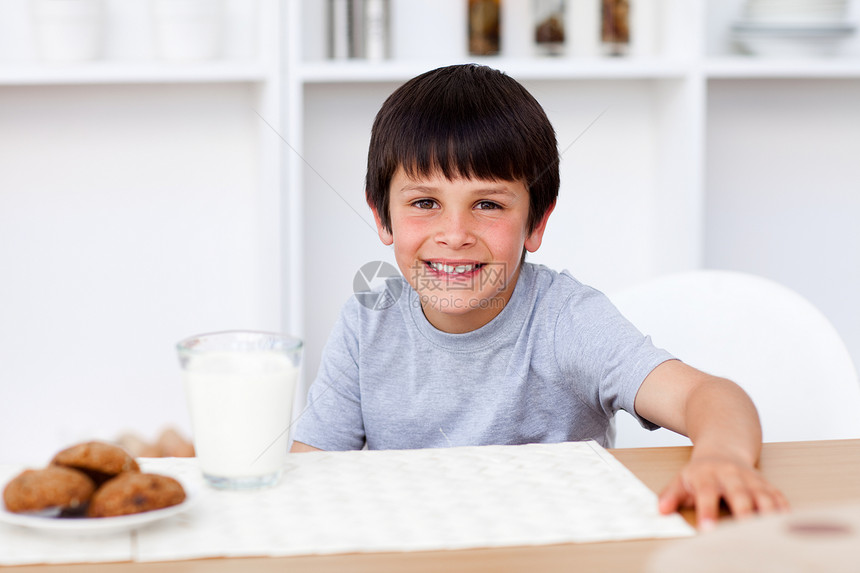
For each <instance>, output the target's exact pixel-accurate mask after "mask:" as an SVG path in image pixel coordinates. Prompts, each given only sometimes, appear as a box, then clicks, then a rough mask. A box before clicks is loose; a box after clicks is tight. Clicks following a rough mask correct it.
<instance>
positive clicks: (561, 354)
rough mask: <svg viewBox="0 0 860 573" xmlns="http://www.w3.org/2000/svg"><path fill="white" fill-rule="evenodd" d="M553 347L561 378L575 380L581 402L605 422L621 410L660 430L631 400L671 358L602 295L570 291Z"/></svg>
mask: <svg viewBox="0 0 860 573" xmlns="http://www.w3.org/2000/svg"><path fill="white" fill-rule="evenodd" d="M562 277H564V278H567V279H568V280H574V281H575V279H573V278H572V277H569V276H565V275H562ZM554 348H555V356H556V360H557V362H558V366H559V369H560V370H561V376H562V377H563V378H564V379H565V380H571V381H575V382H574V383H572V387H573V389H574V392H576V393H578V396H579V397H580V399H581V400H582V401H583V402H584V403H586V404H589V405H590V407H592V408H599V409H600V410H602V412H601V413H602V414H603V415H605V416H606V417H612V416H614V415H615V412H617V411H618V410H625V411H626V412H628V413H630V414H631V415H633V416H634V417H635V418H636V419H637V420H638V421H639V423H640V424H641V425H642V426H643V427H645V428H648V429H650V430H654V429H656V428H658V427H659V426H657V425H655V424H652V423H651V422H649V421H648V420H646V419H644V418H642V417H640V416H638V415H636V411H635V408H634V401H635V399H636V393H637V392H638V391H639V387H640V386H641V385H642V382H643V381H644V380H645V377H646V376H648V374H650V373H651V371H652V370H654V368H656V367H657V366H658V365H660V364H661V363H663V362H665V361H666V360H671V359H672V358H673V356H672V355H671V354H669V353H668V352H666V351H665V350H662V349H660V348H657V347H655V346H654V345H653V344H652V343H651V339H650V337H648V336H645V335H643V334H642V333H641V332H639V330H637V329H636V327H635V326H633V325H632V324H631V323H630V321H628V320H627V319H626V318H624V316H623V315H622V314H621V313H620V311H619V310H618V309H617V308H615V306H614V305H613V304H612V303H611V302H610V301H609V299H608V298H607V297H606V296H605V295H604V294H603V293H601V292H599V291H597V290H595V289H592V288H590V287H586V286H583V285H579V288H577V289H575V290H574V291H573V292H572V294H571V295H570V296H569V297H568V299H567V302H566V303H565V304H564V305H563V306H562V308H561V311H560V313H559V315H558V321H557V323H556V328H555V341H554Z"/></svg>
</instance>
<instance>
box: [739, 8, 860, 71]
mask: <svg viewBox="0 0 860 573" xmlns="http://www.w3.org/2000/svg"><path fill="white" fill-rule="evenodd" d="M848 4H849V0H747V2H746V4H745V5H744V8H743V16H742V18H741V19H739V20H737V21H736V22H735V23H734V24H733V25H732V39H733V40H734V41H735V43H736V44H737V45H738V46H739V47H740V48H741V50H743V51H745V52H747V53H750V54H755V55H762V56H780V57H807V56H831V55H835V54H836V53H838V51H839V48H840V47H841V45H842V42H843V41H844V40H845V39H846V38H849V37H850V36H851V35H852V34H854V32H855V29H856V26H855V25H854V24H852V23H850V22H847V21H846V20H845V16H846V14H847V13H848Z"/></svg>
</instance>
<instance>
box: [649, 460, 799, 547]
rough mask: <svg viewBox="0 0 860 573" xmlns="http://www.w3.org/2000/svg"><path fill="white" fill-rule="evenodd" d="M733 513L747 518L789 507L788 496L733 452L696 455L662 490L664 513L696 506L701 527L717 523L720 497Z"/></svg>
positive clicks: (661, 500)
mask: <svg viewBox="0 0 860 573" xmlns="http://www.w3.org/2000/svg"><path fill="white" fill-rule="evenodd" d="M721 499H722V500H725V502H726V505H728V507H729V509H730V510H731V512H732V514H733V515H734V516H735V517H738V518H744V517H748V516H750V515H752V514H753V513H755V512H761V513H768V512H773V511H786V510H787V509H788V508H789V505H788V500H786V498H785V496H784V495H783V494H782V492H780V491H779V490H778V489H776V488H775V487H774V486H773V485H771V484H770V483H769V482H768V481H767V480H766V479H764V476H762V475H761V473H760V472H759V471H758V470H757V469H756V468H755V467H753V466H751V465H749V464H748V463H746V462H744V461H741V460H736V459H733V458H731V457H729V456H721V455H703V456H696V454H695V453H694V454H693V458H692V459H691V460H690V462H689V463H688V464H687V465H686V466H684V468H683V469H682V470H681V471H680V473H679V474H678V475H677V476H675V478H674V479H673V480H672V481H671V482H670V483H669V485H668V486H666V488H665V489H664V490H663V492H662V493H661V494H660V500H659V505H658V507H659V510H660V513H664V514H665V513H671V512H673V511H675V510H677V509H680V508H683V507H695V508H696V517H697V522H698V526H699V529H700V530H702V531H707V530H709V529H712V528H713V527H714V526H715V525H716V521H717V518H718V517H719V510H720V500H721Z"/></svg>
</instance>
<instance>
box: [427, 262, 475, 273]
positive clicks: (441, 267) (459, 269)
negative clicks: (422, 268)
mask: <svg viewBox="0 0 860 573" xmlns="http://www.w3.org/2000/svg"><path fill="white" fill-rule="evenodd" d="M430 266H431V267H432V268H433V269H435V270H437V271H439V272H442V273H448V274H452V273H457V274H461V273H468V272H469V271H471V270H472V269H474V268H475V265H457V266H456V267H452V266H451V265H445V264H442V263H430Z"/></svg>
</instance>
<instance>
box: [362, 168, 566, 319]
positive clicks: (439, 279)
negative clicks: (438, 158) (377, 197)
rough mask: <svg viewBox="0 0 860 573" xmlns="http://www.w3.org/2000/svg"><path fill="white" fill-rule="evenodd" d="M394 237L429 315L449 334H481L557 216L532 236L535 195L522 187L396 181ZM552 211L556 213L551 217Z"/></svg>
mask: <svg viewBox="0 0 860 573" xmlns="http://www.w3.org/2000/svg"><path fill="white" fill-rule="evenodd" d="M389 210H390V214H391V232H388V231H386V230H385V229H384V228H383V227H382V225H381V224H380V219H379V215H378V213H376V212H375V211H374V216H375V218H376V226H377V229H378V230H379V237H380V239H382V242H383V243H385V244H386V245H391V244H393V245H394V254H395V258H396V259H397V265H398V267H400V272H401V273H403V276H404V277H405V278H406V280H407V281H409V284H411V285H412V288H414V289H415V290H416V291H417V292H418V294H419V296H420V299H421V306H422V309H423V310H424V315H425V316H426V317H427V319H428V320H429V321H430V323H431V324H433V326H435V327H436V328H438V329H440V330H443V331H445V332H455V333H456V332H469V331H471V330H475V329H477V328H480V327H481V326H483V325H485V324H487V323H488V322H489V321H490V320H492V319H493V318H494V317H495V316H496V315H497V314H499V312H501V311H502V309H503V308H504V306H505V304H507V302H508V300H510V298H511V294H512V292H513V290H514V286H515V285H516V280H517V277H518V276H519V267H520V260H521V257H522V254H523V248H525V249H526V250H528V251H532V252H533V251H535V250H537V248H538V247H539V246H540V243H541V239H542V238H543V232H544V228H545V226H546V220H547V217H549V212H547V214H546V216H545V217H544V218H543V220H542V221H540V223H539V224H538V226H537V227H536V228H535V230H533V231H532V232H529V231H528V228H527V222H528V216H529V193H528V190H527V189H526V187H525V185H524V184H523V183H522V182H518V181H485V180H480V179H454V180H451V181H449V180H448V179H446V178H445V177H444V175H442V174H441V173H440V174H434V175H431V176H428V177H421V178H418V179H411V178H410V177H408V176H407V175H406V172H405V171H404V170H403V169H402V168H399V169H398V170H397V172H396V173H395V174H394V177H393V178H392V179H391V186H390V196H389ZM551 211H552V209H550V212H551Z"/></svg>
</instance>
